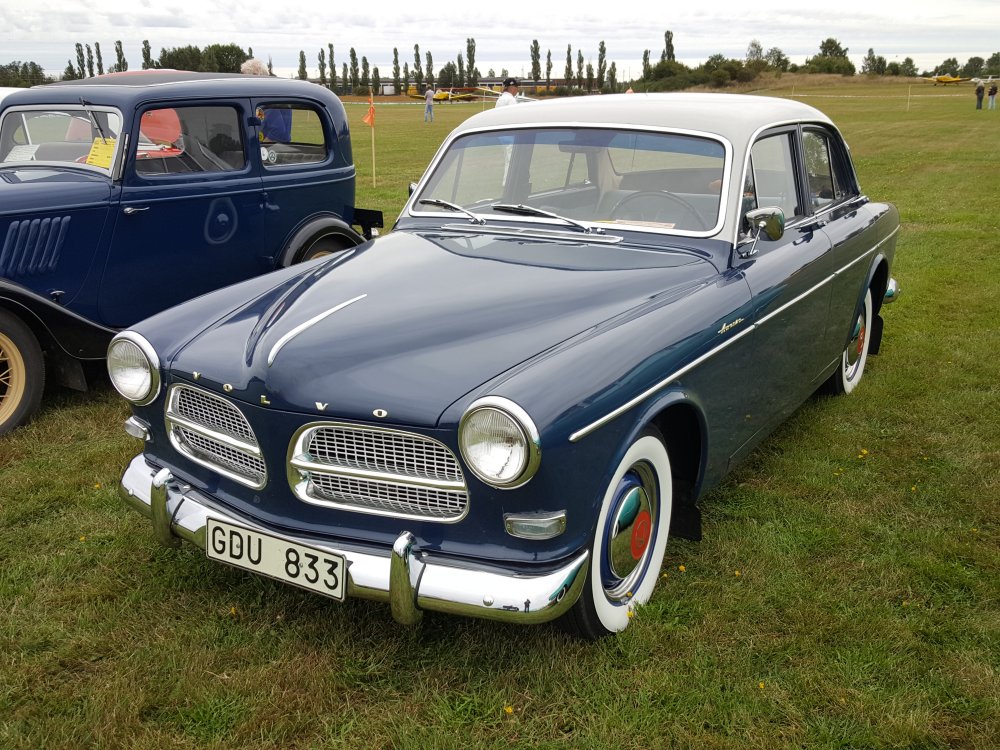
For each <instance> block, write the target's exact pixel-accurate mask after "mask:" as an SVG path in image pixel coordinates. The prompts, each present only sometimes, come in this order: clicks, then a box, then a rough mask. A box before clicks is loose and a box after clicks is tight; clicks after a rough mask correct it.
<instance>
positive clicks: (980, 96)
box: [976, 81, 986, 109]
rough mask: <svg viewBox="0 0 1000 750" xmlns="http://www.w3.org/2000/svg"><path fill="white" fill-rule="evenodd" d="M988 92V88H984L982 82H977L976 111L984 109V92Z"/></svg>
mask: <svg viewBox="0 0 1000 750" xmlns="http://www.w3.org/2000/svg"><path fill="white" fill-rule="evenodd" d="M984 91H986V87H985V86H983V82H982V81H977V82H976V109H982V108H983V92H984Z"/></svg>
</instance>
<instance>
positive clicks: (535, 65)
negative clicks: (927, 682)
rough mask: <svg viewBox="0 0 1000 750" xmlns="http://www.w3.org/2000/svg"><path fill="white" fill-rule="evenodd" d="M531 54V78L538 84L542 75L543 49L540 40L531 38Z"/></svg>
mask: <svg viewBox="0 0 1000 750" xmlns="http://www.w3.org/2000/svg"><path fill="white" fill-rule="evenodd" d="M529 52H530V54H531V80H532V81H534V82H535V86H536V87H537V86H538V79H539V78H541V77H542V51H541V49H540V48H539V46H538V40H537V39H532V40H531V47H530V48H529Z"/></svg>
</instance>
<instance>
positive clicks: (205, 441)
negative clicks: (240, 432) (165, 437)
mask: <svg viewBox="0 0 1000 750" xmlns="http://www.w3.org/2000/svg"><path fill="white" fill-rule="evenodd" d="M174 434H175V435H176V436H177V439H178V440H179V441H180V442H181V443H183V444H185V445H186V446H187V447H188V448H189V449H190V454H189V455H191V456H192V458H193V457H195V456H197V457H199V458H201V459H203V460H204V461H205V462H207V463H212V464H216V465H218V466H221V467H222V468H225V469H228V470H229V471H232V472H234V473H236V474H239V475H240V476H241V477H246V478H247V479H249V480H250V481H252V482H253V483H254V484H255V485H258V484H262V483H263V482H264V478H265V477H266V476H267V472H266V470H265V468H264V460H263V459H262V458H260V457H259V456H254V455H250V454H248V453H244V452H243V451H241V450H238V449H236V448H231V447H230V446H228V445H226V444H225V443H223V442H220V441H218V440H213V439H212V438H210V437H206V436H204V435H200V434H198V433H197V432H195V431H194V430H189V429H187V428H185V427H179V426H178V427H174Z"/></svg>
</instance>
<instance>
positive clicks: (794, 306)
mask: <svg viewBox="0 0 1000 750" xmlns="http://www.w3.org/2000/svg"><path fill="white" fill-rule="evenodd" d="M769 206H777V207H778V208H781V209H782V210H783V211H784V214H785V232H784V235H783V236H782V237H781V238H780V239H778V240H768V239H767V237H766V235H763V234H761V236H760V237H759V238H758V239H757V240H756V242H753V241H751V240H749V238H746V241H744V242H743V243H741V244H740V245H739V246H738V247H737V251H736V257H735V260H734V262H735V264H736V265H737V266H738V267H739V268H741V269H742V271H743V273H744V276H745V278H746V281H747V284H748V285H749V286H750V292H751V294H752V296H753V314H754V324H755V328H754V333H753V351H754V353H753V358H752V359H753V365H752V370H751V371H750V372H748V373H745V375H746V378H745V384H746V385H745V387H746V389H747V392H748V396H749V398H748V399H747V403H748V409H747V414H746V417H745V418H746V420H747V421H748V422H750V424H751V425H752V426H753V427H755V428H756V430H755V431H754V434H755V435H756V434H757V433H758V432H760V431H761V430H763V431H765V432H766V431H767V430H769V429H770V428H771V426H773V425H774V424H775V423H777V422H778V421H780V420H781V419H783V418H784V417H785V416H787V415H788V414H789V413H790V412H791V411H792V410H794V409H795V408H796V407H797V406H798V405H799V404H801V403H802V401H803V400H805V398H807V397H808V396H809V394H810V393H812V392H813V390H815V388H816V385H817V383H816V380H817V378H818V377H819V375H820V373H821V372H822V368H823V366H824V364H825V360H826V357H827V354H826V351H825V349H826V346H825V341H826V338H827V324H828V318H829V310H830V294H831V285H830V283H829V280H830V278H829V277H830V275H831V271H832V254H831V252H830V251H831V244H830V239H829V237H828V236H827V235H826V234H825V233H824V232H822V231H820V230H819V229H818V226H817V222H816V220H815V218H814V217H813V216H812V215H811V212H810V208H809V205H808V199H807V195H806V191H805V189H804V185H803V178H802V168H801V150H800V143H799V131H798V129H797V128H795V127H790V128H784V129H780V130H776V131H769V132H766V133H764V134H763V135H762V136H761V137H760V138H758V139H757V140H756V142H755V143H754V145H753V147H752V150H751V155H750V161H749V164H748V169H747V179H746V188H745V190H744V206H743V210H747V209H749V208H764V207H769ZM751 442H752V440H751Z"/></svg>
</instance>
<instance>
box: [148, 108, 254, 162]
mask: <svg viewBox="0 0 1000 750" xmlns="http://www.w3.org/2000/svg"><path fill="white" fill-rule="evenodd" d="M245 166H246V156H245V153H244V148H243V136H242V132H241V128H240V122H239V113H238V112H237V110H236V108H234V107H162V108H158V109H150V110H147V111H146V112H144V113H143V114H142V117H141V119H140V122H139V142H138V144H137V145H136V153H135V171H136V172H137V173H138V174H141V175H143V176H155V175H165V174H187V173H191V172H226V171H232V170H238V169H243V168H244V167H245Z"/></svg>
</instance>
